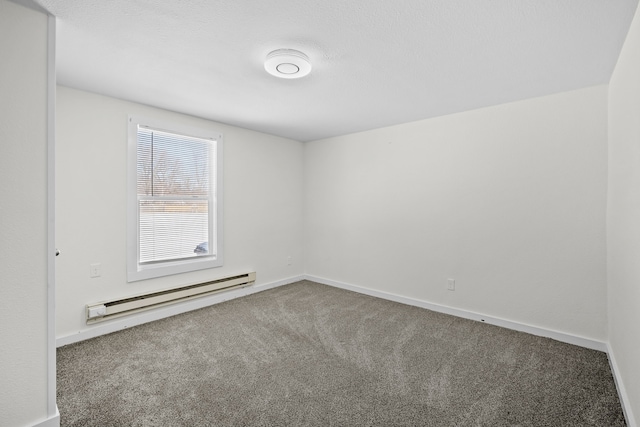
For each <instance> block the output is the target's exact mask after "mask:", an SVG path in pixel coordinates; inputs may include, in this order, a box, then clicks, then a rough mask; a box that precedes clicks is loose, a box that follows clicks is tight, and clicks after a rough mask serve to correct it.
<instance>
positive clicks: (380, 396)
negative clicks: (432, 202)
mask: <svg viewBox="0 0 640 427" xmlns="http://www.w3.org/2000/svg"><path fill="white" fill-rule="evenodd" d="M58 407H59V409H60V414H61V425H63V426H624V425H625V422H624V416H623V414H622V410H621V406H620V402H619V400H618V396H617V393H616V388H615V385H614V382H613V377H612V375H611V370H610V368H609V364H608V361H607V356H606V354H604V353H602V352H598V351H594V350H588V349H585V348H581V347H577V346H573V345H569V344H564V343H561V342H558V341H554V340H551V339H547V338H540V337H536V336H533V335H529V334H525V333H521V332H515V331H511V330H508V329H503V328H499V327H496V326H492V325H488V324H484V323H480V322H473V321H469V320H465V319H460V318H457V317H453V316H448V315H445V314H440V313H435V312H432V311H429V310H424V309H421V308H416V307H411V306H406V305H402V304H398V303H394V302H390V301H386V300H381V299H377V298H373V297H369V296H365V295H360V294H357V293H353V292H349V291H345V290H341V289H336V288H332V287H329V286H324V285H320V284H317V283H312V282H308V281H303V282H298V283H294V284H291V285H287V286H282V287H278V288H275V289H271V290H268V291H264V292H260V293H257V294H253V295H250V296H248V297H244V298H239V299H235V300H232V301H228V302H225V303H222V304H218V305H215V306H211V307H207V308H204V309H201V310H197V311H192V312H189V313H185V314H181V315H178V316H174V317H171V318H168V319H163V320H159V321H156V322H153V323H148V324H145V325H141V326H137V327H134V328H131V329H127V330H124V331H120V332H116V333H113V334H109V335H104V336H101V337H98V338H94V339H91V340H87V341H83V342H80V343H76V344H72V345H68V346H65V347H62V348H59V349H58Z"/></svg>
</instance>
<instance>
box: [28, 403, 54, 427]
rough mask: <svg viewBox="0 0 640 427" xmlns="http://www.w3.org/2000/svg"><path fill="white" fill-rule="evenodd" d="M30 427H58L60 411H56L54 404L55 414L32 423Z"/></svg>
mask: <svg viewBox="0 0 640 427" xmlns="http://www.w3.org/2000/svg"><path fill="white" fill-rule="evenodd" d="M32 427H60V411H58V406H56V413H55V415H52V416H50V417H49V418H47V419H46V420H44V421H40V422H38V423H36V424H33V426H32Z"/></svg>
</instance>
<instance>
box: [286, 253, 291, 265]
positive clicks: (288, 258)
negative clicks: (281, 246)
mask: <svg viewBox="0 0 640 427" xmlns="http://www.w3.org/2000/svg"><path fill="white" fill-rule="evenodd" d="M287 265H291V255H289V256H288V257H287Z"/></svg>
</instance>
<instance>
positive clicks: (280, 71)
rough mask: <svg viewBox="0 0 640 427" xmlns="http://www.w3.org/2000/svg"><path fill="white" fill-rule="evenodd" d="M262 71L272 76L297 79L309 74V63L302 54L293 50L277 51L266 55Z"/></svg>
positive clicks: (306, 57) (307, 58)
mask: <svg viewBox="0 0 640 427" xmlns="http://www.w3.org/2000/svg"><path fill="white" fill-rule="evenodd" d="M264 69H265V70H267V72H268V73H269V74H271V75H272V76H276V77H280V78H282V79H297V78H300V77H304V76H306V75H307V74H309V73H310V72H311V62H309V57H308V56H307V55H305V54H304V53H302V52H300V51H297V50H293V49H278V50H274V51H273V52H271V53H270V54H268V55H267V58H266V59H265V60H264Z"/></svg>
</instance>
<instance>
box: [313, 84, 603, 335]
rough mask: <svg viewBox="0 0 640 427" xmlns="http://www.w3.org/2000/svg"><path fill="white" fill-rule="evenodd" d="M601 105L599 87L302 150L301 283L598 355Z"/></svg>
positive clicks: (600, 328)
mask: <svg viewBox="0 0 640 427" xmlns="http://www.w3.org/2000/svg"><path fill="white" fill-rule="evenodd" d="M606 102H607V87H606V86H597V87H591V88H586V89H582V90H577V91H573V92H568V93H562V94H558V95H553V96H547V97H542V98H536V99H530V100H526V101H521V102H515V103H510V104H504V105H500V106H496V107H490V108H485V109H480V110H475V111H470V112H465V113H460V114H455V115H450V116H444V117H439V118H435V119H429V120H424V121H419V122H413V123H408V124H404V125H399V126H393V127H388V128H383V129H377V130H372V131H368V132H363V133H357V134H352V135H346V136H341V137H336V138H331V139H326V140H321V141H316V142H312V143H308V144H307V145H306V147H305V189H306V193H305V212H304V215H305V257H306V272H307V273H308V274H310V275H312V276H317V277H320V278H324V279H329V280H334V281H338V282H342V283H346V284H350V285H356V286H361V287H365V288H369V289H373V290H377V291H384V292H389V293H392V294H396V295H401V296H405V297H410V298H415V299H418V300H423V301H427V302H431V303H435V304H441V305H445V306H450V307H455V308H458V309H463V310H469V311H473V312H476V313H481V314H485V315H488V316H493V317H498V318H502V319H506V320H510V321H515V322H520V323H524V324H527V325H530V326H537V327H541V328H545V329H549V330H555V331H560V332H564V333H567V334H572V335H576V336H581V337H585V338H589V339H593V340H598V341H605V340H606V331H607V325H606V321H607V317H606V298H607V294H606V269H605V266H606V255H605V210H606V185H607V181H606V179H607V176H606V173H607V145H606V138H607V109H606ZM447 278H454V279H455V280H456V290H455V291H454V292H451V291H447V290H446V281H447Z"/></svg>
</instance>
